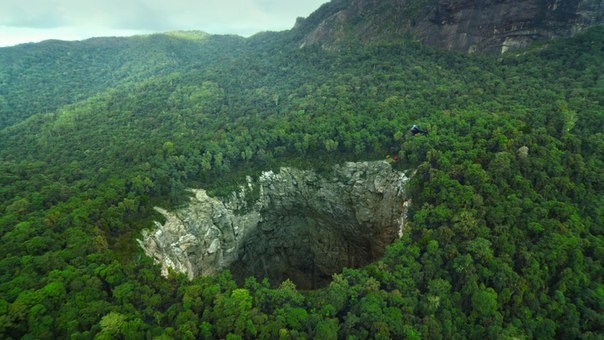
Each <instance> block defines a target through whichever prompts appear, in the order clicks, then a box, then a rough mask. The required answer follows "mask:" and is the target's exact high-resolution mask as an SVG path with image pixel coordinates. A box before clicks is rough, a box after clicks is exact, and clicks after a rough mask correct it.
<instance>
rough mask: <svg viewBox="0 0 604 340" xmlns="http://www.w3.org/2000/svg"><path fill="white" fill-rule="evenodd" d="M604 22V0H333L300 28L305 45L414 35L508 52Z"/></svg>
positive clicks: (468, 48) (449, 45)
mask: <svg viewBox="0 0 604 340" xmlns="http://www.w3.org/2000/svg"><path fill="white" fill-rule="evenodd" d="M602 23H604V1H603V0H486V1H478V0H380V1H377V0H332V1H331V2H330V3H328V4H325V5H324V6H322V7H321V8H319V10H317V11H316V12H315V13H313V14H312V15H311V16H310V17H309V18H308V19H300V20H299V21H298V22H297V24H296V27H294V30H297V31H299V32H301V33H302V34H303V37H302V39H301V42H300V44H301V45H302V46H304V45H308V44H321V45H323V46H324V47H326V48H334V47H337V46H338V45H341V44H344V43H346V42H347V41H350V40H354V41H374V40H380V39H387V40H391V39H397V38H400V37H403V36H408V35H413V36H415V37H417V38H418V39H419V40H421V41H423V42H424V43H427V44H429V45H432V46H436V47H441V48H446V49H449V50H456V51H463V52H487V53H504V52H506V51H508V50H513V49H517V48H521V47H524V46H526V45H528V44H529V43H530V42H533V41H537V40H549V39H554V38H560V37H570V36H573V35H574V34H576V33H578V32H581V31H583V30H585V29H587V28H589V27H592V26H595V25H599V24H602Z"/></svg>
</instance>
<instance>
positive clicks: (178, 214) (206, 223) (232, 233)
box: [139, 162, 407, 288]
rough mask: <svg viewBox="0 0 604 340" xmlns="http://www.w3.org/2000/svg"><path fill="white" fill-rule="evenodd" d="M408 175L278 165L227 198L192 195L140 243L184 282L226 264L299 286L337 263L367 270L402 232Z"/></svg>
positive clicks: (321, 279) (238, 272)
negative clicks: (326, 173)
mask: <svg viewBox="0 0 604 340" xmlns="http://www.w3.org/2000/svg"><path fill="white" fill-rule="evenodd" d="M406 180H407V178H406V177H405V175H404V174H403V173H400V172H397V171H395V170H393V169H392V168H391V166H390V164H388V163H386V162H361V163H346V164H343V165H340V166H336V167H334V168H333V173H332V174H331V175H330V176H326V177H322V176H319V175H318V174H317V173H315V172H314V171H308V170H298V169H292V168H281V169H280V171H279V173H274V172H272V171H268V172H264V173H263V174H262V175H261V176H260V178H258V179H257V180H255V181H254V180H252V179H251V178H248V183H247V186H245V187H242V188H241V190H240V191H239V192H238V193H233V194H232V195H231V197H230V198H229V199H227V200H220V199H217V198H213V197H209V196H208V195H207V193H206V192H205V191H204V190H201V189H198V190H192V191H193V193H194V197H192V198H191V201H190V203H189V204H188V206H186V207H184V208H182V209H180V210H178V211H175V212H168V211H166V210H164V209H161V208H157V210H158V211H159V212H160V213H161V214H162V215H164V217H165V218H166V221H165V223H156V228H155V229H154V230H150V231H145V232H143V237H142V239H141V240H139V243H140V245H141V246H142V247H143V249H144V250H145V252H146V254H147V255H149V256H152V257H153V258H155V260H156V261H158V262H159V263H161V265H162V268H163V273H164V274H167V271H168V267H170V268H173V269H174V270H176V271H179V272H183V273H186V274H187V275H188V276H189V278H193V277H195V276H197V275H212V274H214V273H216V272H218V271H220V270H222V269H225V268H230V269H231V271H232V272H233V274H234V275H235V276H236V277H238V278H244V277H247V276H249V275H255V276H258V277H268V278H269V279H270V280H271V281H272V282H273V283H275V284H277V283H279V282H281V281H282V280H284V279H286V278H289V279H291V280H292V281H294V282H295V283H296V284H297V285H298V286H299V287H302V288H313V287H317V286H321V285H323V284H326V283H327V282H329V280H330V278H331V274H333V273H335V272H338V271H340V270H341V269H342V268H343V267H357V266H361V265H364V264H367V263H369V262H371V261H373V260H375V259H376V258H378V257H380V256H381V255H382V254H383V251H384V248H385V246H386V245H388V244H389V243H390V242H392V241H393V240H394V239H395V238H397V237H398V236H399V235H400V233H401V232H402V227H403V222H404V215H405V202H406V200H407V198H406V196H405V191H404V184H405V182H406Z"/></svg>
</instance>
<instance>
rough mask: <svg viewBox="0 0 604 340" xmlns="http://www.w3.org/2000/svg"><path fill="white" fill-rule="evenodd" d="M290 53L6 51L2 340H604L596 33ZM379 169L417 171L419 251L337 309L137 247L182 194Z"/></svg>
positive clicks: (408, 241) (197, 48)
mask: <svg viewBox="0 0 604 340" xmlns="http://www.w3.org/2000/svg"><path fill="white" fill-rule="evenodd" d="M292 39H293V38H292V37H291V36H290V35H288V33H283V34H272V33H266V34H260V35H258V36H254V37H252V38H248V39H242V38H237V37H228V36H225V37H221V36H207V35H204V34H201V33H198V34H185V33H180V34H173V35H155V36H148V37H134V38H119V39H117V38H116V39H94V40H90V41H84V42H76V43H65V42H57V41H50V42H45V43H41V44H31V45H21V46H17V47H12V48H2V49H0V65H1V66H2V68H1V70H0V84H1V87H0V117H1V121H0V128H1V130H0V214H1V215H0V254H1V255H0V337H2V338H15V339H16V338H22V337H26V338H39V339H44V338H65V337H68V336H70V337H73V338H78V339H79V338H92V337H98V338H120V337H123V338H140V337H145V338H154V337H160V338H231V339H236V338H276V337H285V338H300V337H301V338H311V337H317V338H326V339H329V338H332V339H335V338H345V337H347V336H352V337H358V338H368V337H370V338H431V339H432V338H464V337H467V338H479V337H488V338H498V337H504V338H511V337H518V338H523V337H527V338H532V337H535V338H553V337H555V338H569V339H570V338H581V337H584V338H598V337H601V336H602V329H603V327H604V316H603V315H604V313H602V306H604V285H603V284H602V280H601V278H602V274H603V271H602V259H604V239H603V236H602V235H603V233H604V227H603V226H604V220H603V210H602V207H603V206H604V195H603V193H604V188H603V187H602V185H603V184H602V183H604V174H603V172H602V168H603V167H604V134H603V131H604V77H603V75H602V70H604V29H603V28H602V27H597V28H594V29H591V30H590V31H588V32H586V33H584V34H582V35H579V36H577V37H576V38H573V39H569V40H561V41H556V42H549V43H547V44H544V45H540V46H533V47H532V48H530V49H527V50H523V51H521V52H519V53H518V54H507V55H503V56H498V57H492V56H481V55H471V56H469V55H461V54H456V53H451V52H444V51H439V50H434V49H430V48H427V47H425V46H422V45H420V44H418V43H417V42H414V41H412V40H404V41H398V42H392V43H384V42H380V43H376V44H368V45H367V44H365V45H351V46H347V47H342V48H341V49H340V50H337V51H332V50H323V49H321V48H320V47H317V46H310V47H305V48H299V46H296V45H295V44H294V43H293V40H292ZM413 124H419V125H420V126H422V127H424V128H426V129H428V130H429V134H427V135H417V136H412V135H411V134H410V133H409V129H410V127H411V126H412V125H413ZM384 158H388V159H391V160H393V166H395V167H398V168H406V169H414V170H415V174H414V176H413V178H412V180H411V181H410V183H409V188H408V190H409V191H410V193H411V196H412V198H413V202H412V206H411V208H410V211H409V218H408V223H407V225H406V227H405V230H404V235H403V236H402V237H401V238H400V239H399V240H397V241H395V242H394V243H393V244H392V245H391V246H390V247H388V248H387V250H386V254H385V255H384V257H383V258H382V259H381V260H379V261H377V262H375V263H373V264H371V265H369V266H367V267H364V268H358V269H345V270H344V271H343V272H342V273H337V274H335V275H334V277H333V281H332V282H331V284H330V285H329V286H328V287H326V288H324V289H321V290H316V291H304V292H301V291H298V290H297V289H296V287H295V286H294V285H293V284H292V283H291V282H290V281H285V282H283V283H282V284H281V285H280V286H278V287H271V286H270V285H269V283H268V280H262V279H256V278H253V277H251V278H249V279H247V280H246V281H245V283H242V284H237V283H236V282H235V281H234V280H233V278H232V276H231V275H230V273H229V272H228V271H225V272H222V273H220V274H219V275H217V276H215V277H199V278H195V279H193V280H192V281H188V280H187V279H186V278H185V277H182V276H179V275H176V274H172V275H171V276H170V277H169V278H161V277H160V274H159V269H158V267H157V266H156V265H154V264H153V261H152V260H151V259H149V258H147V257H146V256H144V255H143V254H142V252H141V251H140V250H139V249H138V248H137V246H136V242H135V238H136V237H137V236H138V235H139V232H140V230H141V229H143V228H148V227H150V226H152V221H153V220H154V219H156V218H158V216H155V215H154V213H153V209H152V207H153V206H154V205H156V204H161V205H164V206H165V205H169V204H171V205H173V206H175V205H178V204H180V203H181V202H182V201H183V200H184V198H185V194H184V189H185V188H186V187H189V186H204V187H207V188H210V189H211V192H212V193H213V194H216V195H223V194H226V193H228V192H229V191H230V190H231V188H233V186H234V185H237V184H238V183H241V182H242V181H244V180H245V175H248V174H251V173H253V172H256V171H259V170H266V169H269V168H273V167H276V166H279V165H283V164H289V165H294V166H296V165H297V166H307V165H306V164H311V166H313V167H316V168H318V169H326V168H328V167H329V165H331V164H333V163H336V162H341V161H345V160H359V159H384ZM394 160H396V161H394Z"/></svg>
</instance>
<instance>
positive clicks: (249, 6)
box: [0, 0, 329, 46]
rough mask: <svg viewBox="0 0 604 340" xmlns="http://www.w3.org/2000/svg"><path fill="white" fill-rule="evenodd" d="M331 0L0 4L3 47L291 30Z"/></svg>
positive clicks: (14, 0)
mask: <svg viewBox="0 0 604 340" xmlns="http://www.w3.org/2000/svg"><path fill="white" fill-rule="evenodd" d="M326 2H329V0H214V1H211V0H1V4H0V46H10V45H15V44H20V43H26V42H38V41H41V40H46V39H61V40H81V39H86V38H90V37H98V36H124V35H135V34H148V33H157V32H167V31H174V30H201V31H205V32H208V33H212V34H238V35H242V36H250V35H252V34H254V33H257V32H261V31H281V30H286V29H290V28H292V27H293V25H294V23H295V21H296V18H297V17H307V16H308V15H309V14H310V13H312V12H313V11H314V10H316V9H318V8H319V6H320V5H321V4H323V3H326Z"/></svg>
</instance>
